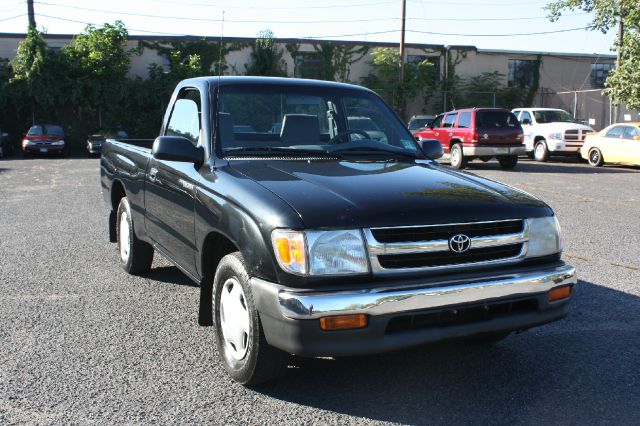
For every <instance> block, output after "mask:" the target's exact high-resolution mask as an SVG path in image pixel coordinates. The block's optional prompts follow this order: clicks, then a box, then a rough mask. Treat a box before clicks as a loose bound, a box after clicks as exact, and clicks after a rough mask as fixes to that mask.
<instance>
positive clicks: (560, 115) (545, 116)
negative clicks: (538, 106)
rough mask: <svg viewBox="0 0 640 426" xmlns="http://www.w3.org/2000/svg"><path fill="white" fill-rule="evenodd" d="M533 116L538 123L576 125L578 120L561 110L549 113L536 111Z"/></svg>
mask: <svg viewBox="0 0 640 426" xmlns="http://www.w3.org/2000/svg"><path fill="white" fill-rule="evenodd" d="M533 115H534V116H535V117H536V121H537V122H538V123H557V122H566V123H576V122H577V121H576V119H575V118H573V116H572V115H571V114H569V113H568V112H566V111H563V110H561V109H556V110H549V111H534V112H533Z"/></svg>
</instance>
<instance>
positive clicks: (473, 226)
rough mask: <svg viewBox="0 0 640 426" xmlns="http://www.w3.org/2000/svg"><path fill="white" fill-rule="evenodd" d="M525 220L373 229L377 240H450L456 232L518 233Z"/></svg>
mask: <svg viewBox="0 0 640 426" xmlns="http://www.w3.org/2000/svg"><path fill="white" fill-rule="evenodd" d="M523 224H524V221H523V220H521V219H520V220H505V221H500V222H479V223H462V224H454V225H436V226H420V227H406V228H379V229H372V230H371V233H372V234H373V236H374V237H375V239H376V241H379V242H381V243H398V242H404V241H414V242H415V241H430V240H448V239H449V238H451V237H452V236H453V235H455V234H465V235H467V236H468V237H471V238H473V237H486V236H489V235H502V234H517V233H519V232H522V227H523Z"/></svg>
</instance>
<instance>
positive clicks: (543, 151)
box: [533, 139, 549, 163]
mask: <svg viewBox="0 0 640 426" xmlns="http://www.w3.org/2000/svg"><path fill="white" fill-rule="evenodd" d="M533 157H534V158H535V159H536V161H540V162H541V163H544V162H545V161H547V160H548V159H549V149H548V148H547V141H546V140H544V139H541V140H539V141H538V142H536V144H535V146H534V147H533Z"/></svg>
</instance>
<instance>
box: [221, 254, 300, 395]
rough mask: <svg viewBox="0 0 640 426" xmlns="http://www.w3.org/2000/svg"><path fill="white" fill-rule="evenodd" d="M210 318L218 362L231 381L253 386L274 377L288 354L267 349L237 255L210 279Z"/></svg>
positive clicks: (247, 278)
mask: <svg viewBox="0 0 640 426" xmlns="http://www.w3.org/2000/svg"><path fill="white" fill-rule="evenodd" d="M213 295H214V300H213V318H214V331H215V341H216V347H217V349H218V358H219V359H220V362H222V365H224V368H225V370H227V373H229V375H230V376H231V378H232V379H233V380H235V381H236V382H238V383H241V384H244V385H256V384H259V383H264V382H266V381H268V380H271V379H273V378H275V377H277V376H278V375H279V374H280V373H281V372H282V370H283V369H284V367H285V366H286V361H287V358H288V354H286V353H285V352H282V351H281V350H279V349H276V348H274V347H273V346H271V345H269V344H268V343H267V341H266V339H265V337H264V331H263V329H262V324H261V322H260V315H259V314H258V310H257V309H256V305H255V302H254V300H253V294H252V293H251V287H250V286H249V274H248V272H247V268H246V266H245V264H244V261H243V259H242V256H241V255H240V253H238V252H235V253H231V254H228V255H226V256H225V257H223V258H222V260H220V263H219V264H218V268H217V270H216V275H215V277H214V279H213Z"/></svg>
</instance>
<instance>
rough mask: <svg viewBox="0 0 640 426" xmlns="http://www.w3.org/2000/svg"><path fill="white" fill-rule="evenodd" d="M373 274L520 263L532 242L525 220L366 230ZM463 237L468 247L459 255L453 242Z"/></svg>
mask: <svg viewBox="0 0 640 426" xmlns="http://www.w3.org/2000/svg"><path fill="white" fill-rule="evenodd" d="M364 233H365V238H366V241H367V247H368V252H369V260H370V262H371V266H372V270H373V273H374V274H397V273H414V272H420V271H431V270H447V269H454V268H460V267H465V266H481V265H487V264H501V263H509V262H511V263H513V262H516V261H519V260H521V259H522V258H523V257H524V255H525V254H526V252H527V248H528V242H529V228H528V224H527V222H526V221H525V220H523V219H511V220H501V221H494V222H471V223H453V224H442V225H425V226H406V227H397V228H371V229H365V230H364ZM459 234H462V235H464V236H466V237H468V240H467V241H468V246H467V247H466V249H465V250H462V252H460V253H458V252H455V251H453V249H452V247H451V244H452V243H451V242H450V241H451V239H452V238H453V237H454V236H456V235H459Z"/></svg>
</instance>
